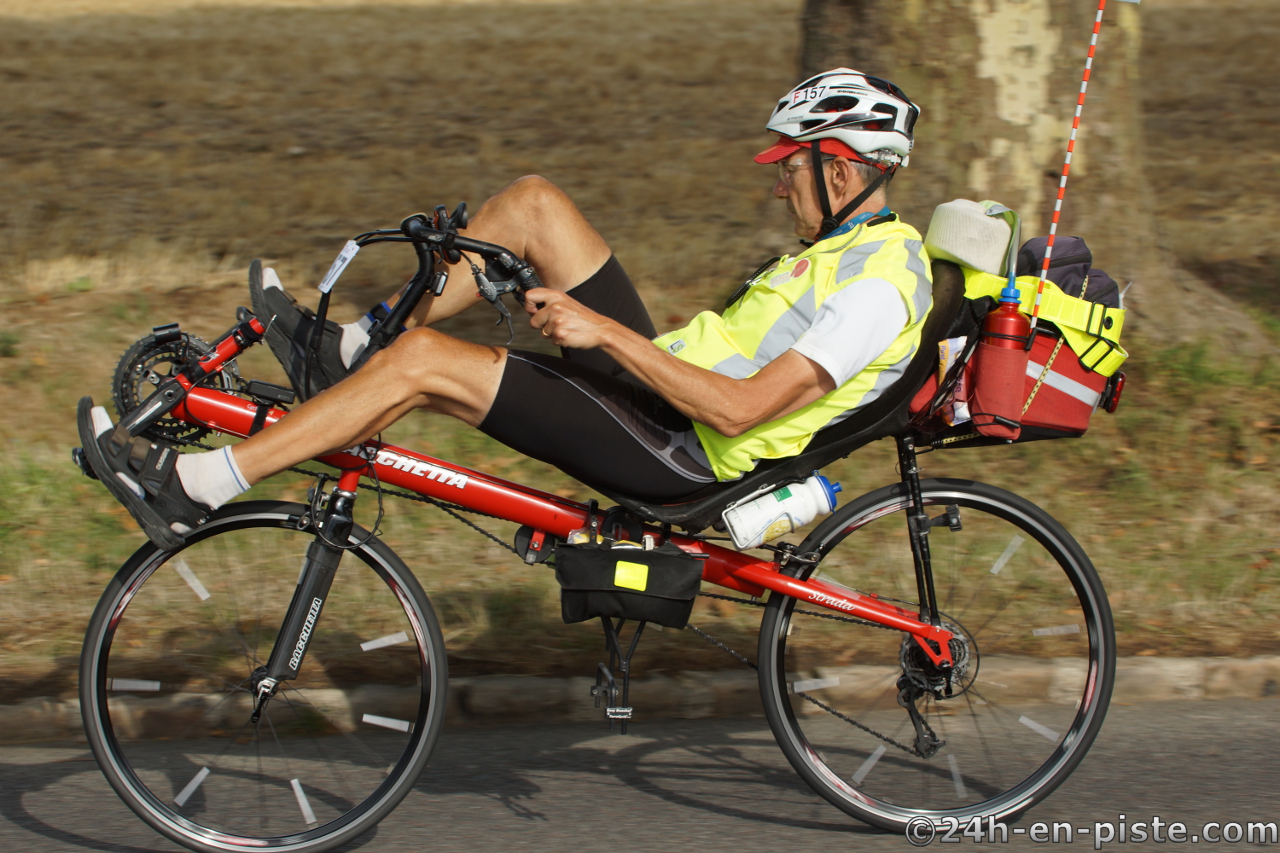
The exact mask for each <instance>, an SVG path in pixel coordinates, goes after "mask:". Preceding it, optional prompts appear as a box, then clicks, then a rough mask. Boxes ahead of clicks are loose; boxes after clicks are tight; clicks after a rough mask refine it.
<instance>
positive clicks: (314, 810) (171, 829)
mask: <svg viewBox="0 0 1280 853" xmlns="http://www.w3.org/2000/svg"><path fill="white" fill-rule="evenodd" d="M244 506H245V507H249V506H250V505H244ZM230 510H231V512H230V513H227V514H224V515H223V516H222V517H215V518H214V519H213V520H211V521H210V522H209V523H208V524H207V525H206V526H205V527H202V528H201V529H200V531H199V532H198V533H197V534H194V535H192V536H189V537H188V545H187V547H185V548H184V549H182V550H181V551H177V552H166V551H160V550H158V549H156V548H154V547H151V546H147V547H144V548H143V549H141V550H140V551H139V552H138V553H137V554H135V555H134V558H132V559H131V560H130V562H129V563H127V564H126V566H125V567H124V568H123V569H122V570H121V572H120V573H119V574H118V575H117V576H116V579H115V580H114V581H113V583H112V585H111V587H110V588H109V589H108V591H107V593H106V595H104V597H103V600H102V601H101V602H100V604H99V608H98V612H97V613H95V617H94V620H93V623H92V625H91V629H90V636H89V637H88V638H87V640H86V649H85V659H84V662H83V666H82V673H81V678H82V684H81V693H82V702H83V706H84V715H85V723H86V731H87V732H88V733H89V737H90V743H91V745H92V746H93V748H94V752H95V755H96V756H97V758H98V761H99V764H100V765H101V766H102V768H103V770H104V773H105V774H106V775H107V778H108V780H109V781H110V782H111V783H112V785H113V787H115V789H116V791H117V793H119V794H120V795H121V797H122V798H123V799H124V800H125V802H126V803H127V804H128V805H129V806H130V807H131V808H132V809H133V810H134V811H135V812H137V813H138V814H139V815H140V816H141V817H143V818H144V819H145V820H146V821H147V822H148V823H150V824H151V825H152V826H153V827H155V828H156V829H158V830H160V831H161V832H162V833H164V834H165V835H167V836H169V837H170V838H173V839H174V840H176V841H179V842H180V843H182V844H185V845H186V846H188V847H192V848H193V849H198V850H241V849H244V848H246V847H253V848H266V849H276V850H312V851H315V850H323V849H327V848H328V847H331V846H333V845H335V844H338V843H341V842H342V841H344V840H346V839H348V838H350V837H353V836H354V835H356V834H359V833H360V832H363V831H364V830H366V829H368V828H369V827H370V826H372V825H373V824H374V823H376V822H377V820H379V819H381V817H382V816H383V815H385V813H386V812H387V811H389V810H390V809H391V808H392V807H394V805H395V804H396V803H397V802H399V800H400V799H402V798H403V796H404V795H405V794H406V793H407V791H408V790H409V788H410V787H411V786H412V784H413V781H414V780H415V779H416V778H417V775H418V773H419V772H420V770H421V768H422V766H423V764H425V761H426V758H427V756H428V755H429V752H430V749H431V747H432V745H433V744H434V741H435V737H436V735H437V734H438V731H439V727H440V724H441V722H442V720H443V705H444V690H445V684H446V675H445V671H444V670H445V667H444V653H443V644H442V642H441V640H440V635H439V628H438V626H437V623H436V620H435V616H434V614H433V613H432V612H431V608H430V605H429V603H428V602H427V601H426V598H425V596H424V595H423V594H422V592H421V589H420V587H419V586H418V584H417V582H416V581H415V580H414V579H413V577H412V575H411V574H410V573H409V571H408V570H407V568H405V567H404V565H403V563H401V562H400V560H399V559H398V558H396V557H395V555H394V554H393V553H392V552H391V551H390V550H389V549H387V548H386V546H385V545H382V544H381V543H380V542H372V543H370V544H369V545H368V546H365V547H361V548H357V549H354V550H353V551H351V552H349V553H348V554H345V555H344V556H343V560H342V564H341V566H340V567H339V570H338V573H337V577H336V579H335V581H334V584H333V588H332V589H331V591H330V594H329V597H328V599H327V600H326V602H325V607H324V611H323V613H322V615H321V618H320V621H319V624H318V626H317V628H316V631H315V633H314V635H313V637H312V641H311V645H310V647H309V649H308V652H307V657H306V660H305V661H304V664H303V672H302V674H301V675H300V677H299V678H298V679H296V680H294V681H293V682H290V683H288V684H286V685H285V686H284V687H283V689H282V690H281V691H280V692H279V693H278V694H277V697H276V698H275V699H273V700H272V701H271V703H270V704H268V706H267V708H266V709H265V710H264V712H263V714H262V716H261V718H260V720H259V721H258V723H257V724H256V725H255V724H254V723H252V722H251V720H250V714H251V712H252V695H251V686H252V685H251V683H250V674H251V673H252V671H253V669H254V668H255V667H257V666H259V665H261V664H263V663H265V661H266V657H267V655H268V654H269V652H270V649H271V647H272V645H273V643H274V641H275V635H276V632H277V630H278V628H279V625H280V622H281V619H282V617H283V613H284V610H285V608H286V607H287V605H288V603H289V601H290V598H291V596H292V594H293V589H294V587H295V585H296V582H297V577H298V572H299V570H300V568H301V566H302V561H303V557H304V554H305V551H306V548H307V546H308V545H309V544H310V543H311V541H312V540H313V538H314V537H313V535H311V534H310V533H306V532H299V531H297V530H296V522H297V519H298V516H300V515H301V514H302V511H303V508H302V507H301V506H300V505H278V504H277V505H274V508H273V509H269V510H265V511H263V510H257V511H255V510H253V509H244V508H240V507H236V506H233V507H232V508H230ZM364 535H365V534H364V532H363V531H360V530H355V531H353V532H352V534H351V540H350V541H352V542H355V541H358V540H360V539H362V538H363V537H364Z"/></svg>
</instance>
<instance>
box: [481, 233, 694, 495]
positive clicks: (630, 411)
mask: <svg viewBox="0 0 1280 853" xmlns="http://www.w3.org/2000/svg"><path fill="white" fill-rule="evenodd" d="M569 293H570V295H571V296H573V298H574V299H577V300H578V301H579V302H581V303H582V304H583V305H585V306H587V307H588V308H590V309H591V310H593V311H596V312H598V313H600V314H604V315H605V316H606V317H610V318H612V319H614V320H617V321H618V322H619V323H622V324H623V325H625V326H627V327H628V328H630V329H632V330H633V331H635V332H638V333H639V334H641V335H644V336H645V337H646V338H654V337H657V332H656V331H655V330H654V328H653V322H652V321H651V320H650V319H649V312H648V311H646V310H645V307H644V303H642V302H641V301H640V296H639V294H637V293H636V289H635V287H634V285H632V283H631V279H630V278H629V277H628V276H627V274H626V272H625V271H624V270H623V269H622V265H621V264H619V263H618V261H617V259H616V258H614V257H612V256H611V257H610V258H609V260H608V261H606V262H605V264H604V266H602V267H601V268H600V269H599V270H598V271H597V272H596V273H595V274H594V275H592V276H591V277H590V278H588V279H587V280H586V281H584V282H583V283H582V284H580V285H578V286H577V287H575V288H573V289H572V290H570V291H569ZM561 352H562V353H563V356H562V357H560V358H557V357H555V356H553V355H545V354H542V353H535V352H526V351H523V350H511V351H510V352H509V353H508V354H507V364H506V368H505V369H504V371H503V374H502V382H501V384H500V385H499V387H498V394H497V396H496V397H495V398H494V401H493V406H492V408H490V409H489V414H488V415H487V416H486V417H485V419H484V421H483V422H482V423H481V424H480V430H481V431H482V432H484V433H485V434H486V435H489V436H492V437H493V438H495V439H497V440H498V441H500V442H502V443H503V444H505V445H506V446H508V447H510V448H512V449H513V450H518V451H519V452H521V453H523V454H525V455H526V456H532V457H533V458H535V459H541V460H542V461H543V462H549V463H551V464H552V465H554V466H556V467H557V468H559V469H560V470H561V471H564V472H565V473H566V474H568V475H569V476H570V477H573V478H574V479H576V480H581V481H583V482H584V483H587V484H588V485H592V486H596V487H599V488H603V489H606V490H608V491H614V492H621V493H622V494H625V495H628V496H633V497H637V498H642V499H646V500H653V501H676V500H679V499H681V498H684V497H686V496H688V495H690V494H692V493H693V492H696V491H698V490H700V489H702V488H703V487H705V486H706V485H707V484H708V483H714V482H715V475H714V474H713V473H712V471H711V468H710V465H709V463H708V462H707V457H706V454H705V453H704V452H703V450H702V447H701V445H700V444H698V438H697V434H696V433H695V432H694V429H693V422H692V421H690V420H689V419H688V418H687V417H685V416H684V415H682V414H680V412H678V411H677V410H676V409H675V408H674V407H673V406H672V405H671V404H670V403H668V402H667V401H666V400H664V399H662V398H661V397H660V396H658V395H657V394H656V393H654V392H653V391H651V390H650V389H649V388H647V387H645V386H644V385H642V384H640V382H639V381H638V380H636V379H635V378H634V377H633V376H631V374H629V373H627V372H626V371H625V370H623V368H622V367H621V365H619V364H618V363H617V362H616V361H614V360H613V358H612V357H611V356H609V355H608V354H606V353H604V352H603V351H601V350H574V349H568V348H563V349H562V350H561Z"/></svg>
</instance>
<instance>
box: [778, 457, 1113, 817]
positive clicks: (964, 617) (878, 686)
mask: <svg viewBox="0 0 1280 853" xmlns="http://www.w3.org/2000/svg"><path fill="white" fill-rule="evenodd" d="M921 488H922V491H923V496H924V503H925V505H926V506H930V507H934V508H935V509H933V510H931V511H930V512H929V515H930V516H931V517H937V516H940V515H942V514H943V513H944V512H945V511H946V509H947V508H948V507H956V508H957V514H958V516H959V521H960V525H961V526H960V529H958V530H952V529H949V527H948V525H941V526H937V527H934V528H932V531H931V533H930V536H929V544H930V549H931V551H932V564H933V575H934V581H935V585H936V589H937V596H938V601H939V609H940V611H941V613H942V619H943V622H944V625H945V626H946V627H947V628H949V629H950V630H951V631H952V632H953V633H954V634H955V636H956V639H955V640H953V641H952V644H951V645H952V653H953V657H954V659H955V660H956V666H955V671H954V673H953V675H952V683H951V691H952V692H951V695H950V696H947V695H946V687H947V685H946V679H945V678H944V677H943V675H942V674H941V673H939V672H938V671H937V670H936V669H934V668H933V667H932V666H931V664H930V663H929V661H928V659H927V657H926V656H925V655H923V654H922V653H921V652H920V650H919V648H918V647H917V646H916V644H915V641H914V640H913V639H912V638H911V637H910V636H909V635H906V634H903V633H901V632H897V631H892V630H887V629H885V628H883V627H880V626H878V625H872V624H870V623H868V622H865V621H862V620H858V619H854V618H851V617H847V616H844V615H842V614H839V613H836V612H835V611H832V610H826V609H823V608H819V607H815V606H813V605H808V604H805V603H801V602H797V600H796V599H794V598H789V597H786V596H778V595H773V596H771V598H770V601H769V604H768V607H767V609H766V613H765V617H764V620H763V623H762V625H761V631H760V650H759V668H760V687H761V692H762V694H763V698H764V705H765V710H766V714H767V716H768V718H769V724H770V726H771V727H772V728H773V731H774V735H775V736H776V737H777V739H778V743H779V745H780V746H781V747H782V750H783V752H784V753H785V754H786V756H787V758H788V760H789V761H790V762H791V764H792V766H794V767H795V769H796V770H797V771H798V772H799V773H800V775H801V776H802V777H803V778H804V779H805V781H806V782H808V784H809V785H810V786H812V787H813V788H814V790H815V791H817V792H818V793H819V794H821V795H822V796H823V797H825V798H826V799H827V800H829V801H830V802H831V803H833V804H834V805H835V806H837V807H838V808H840V809H842V810H843V811H845V812H847V813H848V814H850V815H852V816H854V817H856V818H858V819H859V820H862V821H865V822H867V823H870V824H873V825H875V826H879V827H882V828H884V829H889V830H893V831H902V830H903V829H904V828H905V827H906V825H907V823H908V821H910V820H911V819H912V818H915V817H920V816H924V817H927V818H930V819H931V820H932V821H933V822H934V823H935V825H936V826H939V827H941V826H945V825H946V824H947V822H945V821H944V819H945V818H954V819H955V820H956V821H957V822H959V823H960V824H964V822H965V821H967V820H968V819H969V818H971V817H973V816H977V815H981V816H982V817H983V818H986V817H987V816H988V815H994V816H995V818H996V820H1002V819H1008V818H1011V817H1013V816H1016V815H1017V814H1019V813H1021V812H1023V811H1025V810H1026V809H1027V808H1029V807H1030V806H1031V805H1033V804H1035V803H1036V802H1038V801H1039V800H1041V799H1043V798H1044V797H1045V796H1047V795H1048V794H1049V792H1051V791H1052V790H1053V789H1054V788H1056V787H1057V786H1058V785H1059V784H1061V783H1062V781H1063V780H1064V779H1066V777H1067V776H1068V775H1069V774H1070V773H1071V771H1072V770H1073V769H1075V767H1076V765H1077V764H1078V763H1079V762H1080V760H1081V758H1083V757H1084V754H1085V752H1086V751H1087V750H1088V748H1089V746H1090V744H1092V743H1093V739H1094V737H1095V736H1096V735H1097V733H1098V729H1099V727H1100V726H1101V725H1102V719H1103V715H1104V714H1105V713H1106V709H1107V703H1108V701H1109V700H1110V696H1111V685H1112V679H1113V675H1114V669H1115V642H1114V631H1113V627H1112V621H1111V611H1110V608H1109V607H1108V605H1107V600H1106V595H1105V593H1104V591H1103V589H1102V583H1101V581H1100V580H1099V579H1098V576H1097V572H1096V571H1095V570H1094V568H1093V566H1092V564H1091V563H1090V562H1089V559H1088V557H1086V556H1085V554H1084V552H1083V551H1082V550H1081V548H1080V546H1079V545H1078V544H1077V543H1076V542H1075V540H1074V539H1072V538H1071V536H1070V534H1068V533H1067V531H1066V530H1065V529H1064V528H1063V527H1062V526H1061V525H1060V524H1058V523H1057V522H1056V521H1054V520H1053V519H1052V518H1050V517H1049V516H1048V515H1047V514H1046V513H1045V512H1044V511H1043V510H1040V509H1039V508H1038V507H1036V506H1034V505H1033V504H1031V503H1030V502H1028V501H1026V500H1023V499H1022V498H1019V497H1017V496H1016V495H1013V494H1010V493H1009V492H1006V491H1003V490H1001V489H997V488H994V487H992V486H986V485H983V484H980V483H973V482H970V481H962V480H926V481H924V482H923V483H922V484H921ZM908 507H909V501H908V499H907V498H906V497H905V490H904V488H903V487H902V486H901V485H894V486H890V487H886V488H883V489H880V490H878V491H875V492H872V493H871V494H868V495H865V496H863V497H862V498H859V499H858V500H855V501H853V502H852V503H850V504H848V505H847V506H845V507H843V508H842V509H840V510H838V511H837V512H836V513H835V514H834V515H833V516H832V517H831V518H830V519H828V520H827V521H826V522H824V523H823V524H822V525H821V526H820V527H819V528H818V529H817V530H815V531H814V533H813V534H812V535H811V536H810V537H809V538H808V539H807V540H806V541H805V542H804V543H803V544H802V545H801V547H800V550H801V552H810V551H816V552H818V553H819V554H820V555H821V556H822V560H821V563H820V564H819V566H818V570H817V572H815V574H820V576H821V578H822V579H823V580H824V581H827V582H833V583H837V584H841V585H843V586H846V587H849V588H850V589H855V590H858V591H859V592H862V593H864V594H872V593H874V594H875V595H877V596H879V597H880V598H882V599H885V600H892V601H895V602H897V603H899V604H900V605H901V606H903V607H906V608H907V609H909V610H918V603H917V602H918V597H917V593H916V579H915V570H914V563H913V561H912V556H911V548H910V542H909V539H908V537H907V524H906V520H905V517H904V516H905V512H906V510H907V509H908ZM900 697H901V700H902V701H906V702H907V703H908V704H909V705H911V706H912V707H913V708H914V709H915V710H916V711H917V712H918V715H919V718H920V720H921V722H922V723H923V729H918V728H917V727H916V725H915V724H914V723H913V721H912V718H911V715H910V714H909V713H908V710H907V708H906V706H904V705H902V704H900ZM921 731H923V732H925V733H926V739H927V737H928V735H932V736H935V737H936V740H939V741H942V742H943V744H942V746H941V747H937V748H936V751H933V754H931V755H927V753H929V752H930V750H929V749H927V748H925V749H921V748H920V747H921V745H922V744H921V742H920V741H918V740H917V738H918V736H919V735H920V733H921ZM921 753H926V754H921Z"/></svg>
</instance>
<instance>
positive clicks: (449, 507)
mask: <svg viewBox="0 0 1280 853" xmlns="http://www.w3.org/2000/svg"><path fill="white" fill-rule="evenodd" d="M171 440H173V441H176V442H177V443H179V444H185V445H188V446H190V447H198V448H201V449H202V450H216V449H217V448H214V447H212V446H210V445H208V444H202V443H201V442H198V441H191V440H189V439H184V438H174V439H171ZM285 470H287V471H289V472H291V473H294V474H302V475H304V476H307V477H311V478H312V479H318V478H319V477H321V476H329V475H327V474H322V473H319V472H316V471H308V470H306V469H305V468H287V469H285ZM359 488H361V489H364V490H365V491H370V492H379V493H381V494H384V495H389V496H390V497H393V498H401V499H402V500H407V501H417V502H418V503H425V504H430V505H432V506H434V507H436V508H437V509H439V510H441V511H442V512H445V513H447V514H448V515H450V516H452V517H453V518H455V519H457V520H458V521H460V522H462V523H463V524H465V525H466V526H467V527H470V528H471V529H472V530H474V531H476V532H477V533H479V534H481V535H482V536H484V537H486V538H488V539H490V540H492V541H493V542H495V543H497V544H498V545H501V546H502V547H503V548H505V549H507V550H508V551H510V552H511V553H513V554H515V555H516V556H517V557H523V555H522V554H521V553H520V552H519V551H517V550H516V549H515V548H514V547H512V546H511V545H509V544H507V542H505V541H504V540H502V539H499V538H498V537H497V536H494V535H493V534H492V533H490V532H489V531H487V530H485V529H484V528H483V527H481V526H480V525H478V524H476V523H474V522H472V521H470V520H468V519H466V518H463V517H462V516H461V515H460V514H459V513H460V512H469V513H472V514H473V515H479V516H483V517H485V518H493V519H497V520H499V521H501V520H502V519H501V518H499V517H498V516H496V515H492V514H491V513H487V512H481V511H480V510H476V509H471V508H470V507H465V506H462V505H460V504H451V503H446V502H444V501H440V500H436V499H435V498H429V497H427V496H425V495H417V494H413V493H412V492H400V491H396V490H393V489H383V488H382V487H381V486H370V485H367V484H365V483H360V484H359ZM698 595H699V596H701V597H703V598H716V599H719V600H721V601H732V602H735V603H737V604H746V605H748V606H750V607H765V606H766V604H765V602H763V601H756V600H754V599H749V598H735V597H734V596H731V595H720V594H718V593H714V592H699V593H698ZM793 612H795V613H801V614H804V615H805V616H816V617H817V618H819V619H830V620H832V621H835V622H851V623H853V624H855V625H863V626H866V627H871V628H880V629H882V630H886V631H896V629H894V628H890V627H889V626H888V625H880V624H878V623H876V622H871V621H868V620H866V619H855V618H853V617H851V616H840V615H838V614H835V613H820V612H818V611H816V610H803V609H801V608H796V609H795V610H794V611H793ZM688 627H689V628H691V629H692V630H693V632H694V633H695V634H697V635H698V636H700V637H702V639H704V640H706V641H707V642H708V643H710V644H711V645H713V646H716V647H717V648H720V649H723V650H724V651H726V652H728V653H729V654H730V655H731V656H732V657H733V658H734V659H735V660H737V661H738V662H739V663H743V664H746V665H747V666H749V667H751V668H752V669H755V670H758V669H759V668H758V667H757V666H756V664H754V663H752V662H751V661H750V660H749V659H747V657H746V656H745V655H743V654H742V653H741V652H738V651H736V650H734V649H732V648H730V647H729V646H727V645H725V644H724V643H722V642H720V641H719V640H717V639H716V638H715V637H713V636H711V635H710V634H708V633H707V632H706V631H703V630H702V629H701V628H699V627H698V626H696V625H693V624H690V625H689V626H688ZM799 695H800V696H801V697H802V698H804V699H806V700H807V701H809V702H812V703H813V704H815V705H817V706H818V707H819V708H822V709H823V710H824V711H826V712H827V713H829V714H831V715H832V716H835V717H838V718H839V719H841V720H844V721H845V722H846V723H848V724H849V725H851V726H854V727H855V728H858V729H861V730H862V731H864V732H866V733H867V734H869V735H871V736H872V737H875V738H879V739H880V740H882V741H884V742H885V743H887V744H890V745H891V746H895V747H897V748H898V749H901V750H903V751H904V752H906V753H908V754H910V755H915V756H918V757H923V756H922V755H921V754H920V751H919V750H917V749H915V748H914V747H909V746H905V745H903V744H901V743H898V742H897V741H896V740H894V739H893V738H891V737H889V736H888V735H882V734H880V733H879V732H878V731H876V730H875V729H872V728H870V727H868V726H865V725H863V724H862V723H859V722H858V721H857V720H855V719H853V718H851V717H849V716H846V715H845V714H842V713H840V712H839V711H837V710H836V709H834V708H832V707H830V706H828V705H825V704H823V703H822V702H819V701H818V700H817V699H814V698H813V697H811V696H809V695H808V694H806V693H801V694H799Z"/></svg>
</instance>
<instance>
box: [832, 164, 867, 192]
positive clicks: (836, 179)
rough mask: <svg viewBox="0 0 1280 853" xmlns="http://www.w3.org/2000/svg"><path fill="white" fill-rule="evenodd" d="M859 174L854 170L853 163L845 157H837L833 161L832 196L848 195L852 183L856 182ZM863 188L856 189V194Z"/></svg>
mask: <svg viewBox="0 0 1280 853" xmlns="http://www.w3.org/2000/svg"><path fill="white" fill-rule="evenodd" d="M856 177H857V172H855V171H854V170H853V163H851V162H849V161H848V160H846V159H845V158H844V157H837V158H836V159H835V160H833V161H831V189H832V190H833V192H832V195H836V196H838V195H842V194H845V193H848V191H849V188H850V182H853V181H856ZM860 189H861V188H856V189H855V192H857V191H859V190H860Z"/></svg>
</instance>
